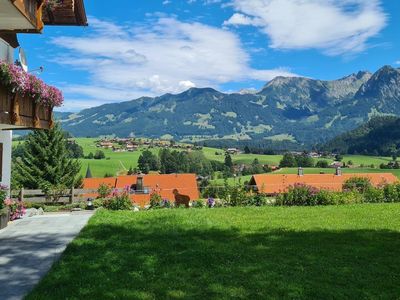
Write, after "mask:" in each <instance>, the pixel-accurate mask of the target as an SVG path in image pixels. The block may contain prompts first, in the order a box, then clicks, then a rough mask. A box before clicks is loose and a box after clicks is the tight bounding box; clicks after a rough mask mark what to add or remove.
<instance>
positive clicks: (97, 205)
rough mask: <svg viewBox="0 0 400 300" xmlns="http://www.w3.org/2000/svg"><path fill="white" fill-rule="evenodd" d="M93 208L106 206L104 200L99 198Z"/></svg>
mask: <svg viewBox="0 0 400 300" xmlns="http://www.w3.org/2000/svg"><path fill="white" fill-rule="evenodd" d="M93 206H94V208H99V207H103V206H104V199H103V198H97V199H94V200H93Z"/></svg>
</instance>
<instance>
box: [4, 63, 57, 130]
mask: <svg viewBox="0 0 400 300" xmlns="http://www.w3.org/2000/svg"><path fill="white" fill-rule="evenodd" d="M62 102H63V96H62V93H61V91H60V90H58V89H57V88H55V87H52V86H48V85H46V84H45V83H44V82H43V81H42V80H40V79H39V78H37V77H36V76H34V75H32V74H28V73H25V72H24V71H23V70H22V69H21V68H19V67H18V66H16V65H13V64H8V63H6V62H3V61H0V126H1V128H2V129H27V128H29V129H49V128H51V127H52V126H53V108H54V107H55V106H61V104H62Z"/></svg>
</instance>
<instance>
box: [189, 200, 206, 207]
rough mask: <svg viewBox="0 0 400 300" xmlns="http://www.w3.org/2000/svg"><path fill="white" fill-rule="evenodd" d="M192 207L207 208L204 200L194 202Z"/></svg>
mask: <svg viewBox="0 0 400 300" xmlns="http://www.w3.org/2000/svg"><path fill="white" fill-rule="evenodd" d="M192 207H193V208H203V207H205V203H204V200H202V199H199V200H195V201H193V202H192Z"/></svg>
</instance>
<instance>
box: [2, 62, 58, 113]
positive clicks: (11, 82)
mask: <svg viewBox="0 0 400 300" xmlns="http://www.w3.org/2000/svg"><path fill="white" fill-rule="evenodd" d="M0 84H1V85H4V86H5V87H7V88H9V89H10V90H11V92H13V93H20V94H22V95H27V96H29V97H30V98H33V99H34V101H36V102H37V103H40V104H43V105H45V106H50V107H54V106H61V105H62V103H63V101H64V97H63V95H62V92H61V91H60V90H59V89H57V88H55V87H52V86H49V85H47V84H45V83H44V82H43V81H42V80H41V79H39V78H37V77H36V76H34V75H32V74H28V73H26V72H25V71H24V70H22V69H21V68H20V67H18V66H16V65H14V64H9V63H7V62H5V61H2V60H0Z"/></svg>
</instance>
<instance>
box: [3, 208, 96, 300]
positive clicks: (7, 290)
mask: <svg viewBox="0 0 400 300" xmlns="http://www.w3.org/2000/svg"><path fill="white" fill-rule="evenodd" d="M91 216H92V212H74V213H64V214H45V215H42V216H34V217H31V218H26V219H22V220H18V221H15V222H14V223H12V224H11V225H9V226H8V227H6V228H5V229H3V230H0V299H1V300H14V299H22V298H23V297H24V296H25V295H26V294H27V293H28V292H29V291H30V290H32V288H33V287H34V286H35V285H36V284H37V283H38V282H39V280H40V279H41V278H42V277H43V276H44V275H45V274H46V273H47V272H48V271H49V269H50V267H51V266H52V264H53V262H54V261H56V260H57V259H58V258H59V256H60V254H61V253H62V252H63V251H64V249H65V247H66V246H67V245H68V243H70V242H71V241H72V240H73V239H74V237H75V236H76V235H77V234H78V233H79V232H80V230H81V229H82V228H83V227H84V226H85V225H86V223H87V221H88V220H89V218H90V217H91Z"/></svg>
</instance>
